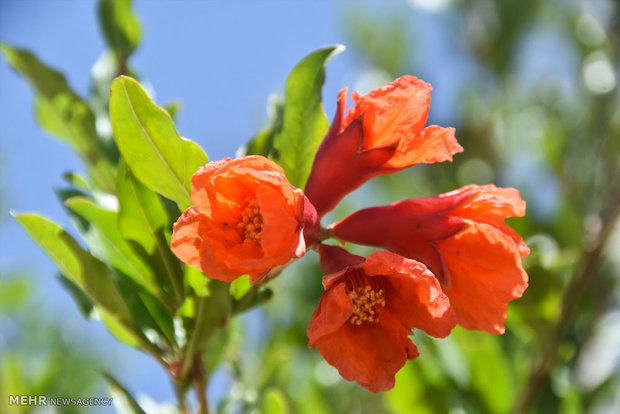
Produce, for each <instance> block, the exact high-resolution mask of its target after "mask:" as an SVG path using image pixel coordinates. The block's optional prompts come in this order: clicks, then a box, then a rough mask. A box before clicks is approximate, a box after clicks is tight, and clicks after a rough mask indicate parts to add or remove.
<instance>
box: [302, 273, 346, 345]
mask: <svg viewBox="0 0 620 414" xmlns="http://www.w3.org/2000/svg"><path fill="white" fill-rule="evenodd" d="M352 313H353V303H352V302H351V298H349V296H348V295H347V292H346V286H345V284H344V283H338V284H336V285H334V286H333V287H332V288H331V289H328V290H327V291H325V293H324V294H323V296H321V300H320V301H319V304H318V305H317V307H316V309H315V310H314V313H313V314H312V318H311V319H310V324H309V325H308V339H309V340H310V342H309V343H308V348H312V346H313V345H314V343H315V342H316V341H317V340H318V339H320V338H321V337H323V336H325V335H328V334H331V333H333V332H335V331H336V330H338V329H340V327H341V326H342V325H343V324H345V323H348V322H347V321H348V320H349V318H350V317H351V314H352Z"/></svg>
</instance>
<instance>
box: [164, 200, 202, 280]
mask: <svg viewBox="0 0 620 414" xmlns="http://www.w3.org/2000/svg"><path fill="white" fill-rule="evenodd" d="M204 220H205V217H204V216H203V215H202V214H200V212H199V211H198V208H197V207H190V208H188V209H187V210H185V212H183V214H181V217H179V219H178V220H177V221H176V223H174V231H173V233H172V238H171V241H170V248H171V249H172V251H173V252H174V254H176V255H177V257H178V258H179V259H181V260H182V261H184V262H185V263H187V264H188V265H191V266H194V267H197V268H198V269H200V270H202V267H201V264H200V253H199V250H200V246H201V245H202V236H201V233H202V232H201V225H202V226H203V227H204Z"/></svg>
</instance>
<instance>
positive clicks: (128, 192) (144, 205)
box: [116, 162, 183, 305]
mask: <svg viewBox="0 0 620 414" xmlns="http://www.w3.org/2000/svg"><path fill="white" fill-rule="evenodd" d="M116 192H117V197H118V203H119V212H118V227H119V229H120V232H121V234H122V235H123V237H124V238H125V239H127V240H132V241H135V242H136V243H138V244H140V245H141V246H142V247H143V248H144V250H145V251H146V252H147V253H148V255H149V256H150V258H151V262H152V263H153V266H152V267H153V268H154V270H155V272H156V275H157V277H158V280H160V281H161V283H163V285H164V286H166V287H167V288H168V289H171V290H172V292H173V293H174V296H175V298H176V301H177V305H179V304H180V303H181V302H182V301H183V272H182V268H181V265H180V262H179V260H178V259H177V258H176V256H175V255H174V254H173V253H172V251H171V250H170V247H169V243H168V238H169V237H170V234H169V233H170V229H171V227H172V226H171V224H170V221H169V218H168V213H167V212H166V209H165V207H164V206H163V204H162V202H161V199H160V198H159V196H158V195H157V194H156V193H154V192H152V191H151V190H149V189H148V188H146V187H145V186H144V185H142V184H141V183H140V182H139V181H138V180H136V179H135V177H134V176H133V175H132V174H131V171H130V170H129V169H128V168H127V167H126V166H125V164H124V162H121V164H120V165H119V171H118V182H117V184H116Z"/></svg>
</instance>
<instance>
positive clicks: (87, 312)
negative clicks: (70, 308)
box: [58, 274, 95, 319]
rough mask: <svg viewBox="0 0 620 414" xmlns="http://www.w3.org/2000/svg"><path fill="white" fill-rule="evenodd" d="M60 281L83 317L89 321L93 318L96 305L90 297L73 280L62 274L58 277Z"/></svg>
mask: <svg viewBox="0 0 620 414" xmlns="http://www.w3.org/2000/svg"><path fill="white" fill-rule="evenodd" d="M58 281H59V282H60V284H61V285H62V286H63V287H64V288H65V289H66V290H67V291H68V292H69V294H70V295H71V297H72V298H73V301H74V302H75V303H76V305H77V306H78V308H79V309H80V312H81V313H82V316H84V317H85V318H87V319H90V318H92V317H93V310H94V308H95V304H94V303H93V301H92V300H91V299H90V298H89V297H88V295H87V294H86V293H84V291H83V290H82V289H80V287H79V286H78V285H76V284H75V283H74V282H73V281H72V280H71V279H69V278H67V277H65V276H64V275H62V274H59V275H58Z"/></svg>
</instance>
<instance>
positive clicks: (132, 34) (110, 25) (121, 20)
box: [99, 0, 140, 73]
mask: <svg viewBox="0 0 620 414" xmlns="http://www.w3.org/2000/svg"><path fill="white" fill-rule="evenodd" d="M99 22H100V26H101V29H102V31H103V35H104V36H105V38H106V40H107V42H108V45H110V47H111V48H112V50H113V51H114V53H115V54H116V56H117V57H118V59H119V61H120V62H126V61H127V58H128V57H129V55H131V53H132V52H133V51H134V50H135V48H136V47H137V46H138V43H139V42H140V22H139V21H138V18H137V17H136V15H135V14H133V13H132V11H131V0H100V1H99ZM122 65H123V66H124V65H125V64H124V63H122ZM119 72H120V73H122V72H124V71H123V70H120V71H119Z"/></svg>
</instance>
